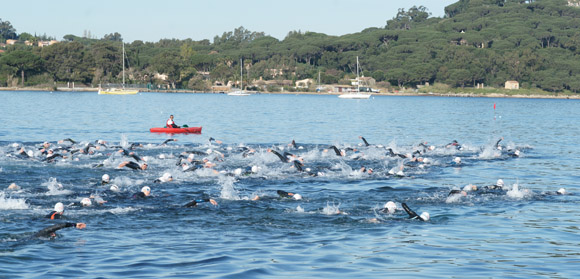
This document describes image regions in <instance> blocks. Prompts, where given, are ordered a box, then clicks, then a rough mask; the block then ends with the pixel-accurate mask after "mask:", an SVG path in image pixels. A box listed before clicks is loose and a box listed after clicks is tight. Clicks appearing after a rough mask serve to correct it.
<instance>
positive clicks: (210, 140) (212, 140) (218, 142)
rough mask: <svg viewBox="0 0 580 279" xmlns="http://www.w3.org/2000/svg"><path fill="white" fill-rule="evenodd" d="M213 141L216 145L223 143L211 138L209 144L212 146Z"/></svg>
mask: <svg viewBox="0 0 580 279" xmlns="http://www.w3.org/2000/svg"><path fill="white" fill-rule="evenodd" d="M212 141H214V142H215V143H217V144H222V143H223V142H222V141H221V140H216V139H214V138H212V137H210V138H209V144H211V142H212Z"/></svg>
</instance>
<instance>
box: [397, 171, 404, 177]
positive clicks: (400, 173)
mask: <svg viewBox="0 0 580 279" xmlns="http://www.w3.org/2000/svg"><path fill="white" fill-rule="evenodd" d="M397 175H398V176H405V173H404V172H403V171H398V172H397Z"/></svg>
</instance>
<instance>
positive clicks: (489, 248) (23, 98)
mask: <svg viewBox="0 0 580 279" xmlns="http://www.w3.org/2000/svg"><path fill="white" fill-rule="evenodd" d="M170 114H173V115H174V116H175V122H176V123H177V124H178V125H183V124H187V125H189V126H202V127H203V130H202V133H201V134H188V135H183V134H180V135H168V134H154V133H150V132H149V128H151V127H162V126H163V125H164V124H165V121H166V120H167V118H168V117H169V115H170ZM579 123H580V101H579V100H553V99H504V98H496V99H494V98H454V97H395V96H376V97H372V98H371V99H369V100H343V99H339V98H337V97H336V96H315V95H300V96H299V95H265V94H264V95H253V96H248V97H233V96H227V95H220V94H167V93H165V94H163V93H139V94H138V95H132V96H108V95H97V94H96V93H94V92H93V93H83V92H24V91H23V92H0V278H54V277H72V278H417V277H420V278H441V277H454V278H469V277H477V278H536V277H548V278H578V277H580V269H579V266H580V234H579V233H580V230H579V225H578V224H579V222H580V208H579V205H580V186H579V181H580V152H579V149H578V148H579V143H580V125H579ZM360 137H364V139H365V140H366V141H367V142H368V144H369V145H368V146H367V145H366V144H364V142H363V139H362V138H360ZM211 138H213V139H215V140H217V141H221V143H218V142H216V141H210V139H211ZM501 138H503V140H501V141H500V142H499V144H497V142H498V140H500V139H501ZM64 139H72V140H73V141H74V143H72V142H71V141H64V142H62V143H59V141H60V140H64ZM167 139H174V140H176V141H169V142H167V143H166V144H162V143H163V142H164V141H165V140H167ZM98 140H100V141H101V142H100V143H104V144H99V143H98V142H96V141H98ZM293 140H294V141H295V143H296V144H295V145H289V144H290V143H291V142H292V141H293ZM454 140H456V141H457V143H458V144H456V145H449V144H450V143H452V142H453V141H454ZM44 142H48V143H50V146H49V147H47V148H46V149H45V151H48V150H49V149H52V151H53V154H60V156H57V157H54V158H53V159H51V160H47V156H46V155H45V154H43V153H42V152H43V150H42V149H41V146H42V144H43V143H44ZM105 142H106V143H105ZM332 146H334V147H336V149H337V150H338V151H339V153H340V151H343V152H344V153H345V154H344V155H345V156H338V155H337V153H336V152H335V151H334V148H332ZM431 146H432V147H431ZM498 146H499V148H498ZM500 148H501V149H500ZM21 149H23V151H24V152H28V153H30V155H32V156H31V157H29V156H28V155H20V154H19V151H20V150H21ZM388 149H390V150H391V151H392V153H391V152H390V151H389V150H388ZM431 149H432V150H431ZM119 150H124V151H126V155H124V154H123V152H122V151H121V152H119ZM270 150H273V151H276V152H277V153H279V154H282V155H281V156H282V157H283V158H279V157H278V156H277V155H276V154H275V153H274V152H271V151H270ZM516 150H517V151H518V152H519V156H515V154H514V153H515V151H516ZM84 151H86V152H84ZM129 152H133V154H132V155H135V156H134V157H131V156H129ZM184 152H190V153H192V154H194V156H193V161H192V162H187V158H188V156H189V154H190V153H184ZM284 152H288V153H290V154H292V155H294V156H292V155H288V156H286V157H284ZM399 155H400V156H399ZM456 157H459V158H460V159H461V163H460V164H454V163H453V162H454V160H456V159H455V158H456ZM139 159H141V160H139ZM204 159H206V160H207V161H208V162H209V164H205V165H204V163H203V160H204ZM413 160H423V161H422V162H416V161H413ZM125 161H135V162H136V163H138V164H143V163H144V162H146V163H147V164H148V169H147V170H144V171H139V170H131V169H129V168H127V167H123V168H120V169H119V168H118V166H119V164H121V163H123V162H125ZM196 161H198V163H197V165H196V163H195V162H196ZM183 164H185V166H189V167H190V168H189V169H187V170H186V171H184V166H183ZM363 167H364V168H365V169H366V170H368V169H372V170H373V171H372V173H371V172H368V171H365V172H363V171H361V169H362V168H363ZM164 173H170V174H171V175H172V177H173V181H169V182H155V180H156V179H158V178H159V177H162V176H163V175H164ZM104 174H108V175H109V176H110V178H111V179H110V182H109V183H108V184H103V183H102V182H101V177H102V176H103V175H104ZM498 179H502V180H503V181H504V186H503V188H502V189H500V190H490V189H489V186H491V185H494V184H496V183H497V180H498ZM12 183H15V184H16V185H18V186H19V188H20V189H17V190H9V189H8V187H9V185H10V184H12ZM113 184H114V185H117V186H118V187H119V189H120V191H119V192H114V191H110V190H109V188H110V186H111V185H113ZM467 185H473V186H468V187H467V188H466V186H467ZM144 186H149V187H150V188H151V195H150V196H149V197H147V198H145V199H140V198H137V197H136V196H135V193H138V192H139V191H140V190H141V188H142V187H144ZM464 188H466V191H465V194H462V193H459V194H456V195H449V193H450V191H452V190H461V189H464ZM561 188H563V189H565V191H566V192H565V194H563V195H562V194H558V192H557V191H558V190H559V189H561ZM475 189H477V190H475ZM277 190H283V191H286V192H290V193H297V194H300V195H301V196H302V199H299V200H297V199H294V198H292V197H282V196H280V195H279V194H278V193H277ZM91 195H92V196H93V197H96V198H94V199H93V200H92V201H93V204H92V206H90V207H83V206H80V205H79V202H80V200H81V199H82V198H85V197H89V196H91ZM256 197H258V199H257V200H255V199H256ZM194 199H202V200H203V199H213V200H215V201H216V202H217V204H218V205H217V206H215V205H212V204H211V203H209V202H200V203H199V204H198V206H197V207H184V206H183V205H185V204H187V203H188V202H190V201H191V200H194ZM102 200H104V201H106V202H105V203H103V204H101V205H98V201H102ZM387 201H393V202H395V204H396V205H397V207H398V210H397V211H396V212H395V213H392V214H390V213H385V212H383V210H382V209H383V206H384V204H385V203H386V202H387ZM57 202H62V203H63V204H64V205H65V211H64V214H63V216H64V217H63V219H62V220H49V219H48V218H45V216H46V215H47V214H48V213H49V212H50V211H52V210H53V207H54V205H55V204H56V203H57ZM403 203H405V204H406V205H408V206H409V207H410V208H411V210H413V211H415V212H416V213H417V214H421V213H422V212H428V213H429V215H430V218H429V220H426V221H422V220H420V219H410V218H409V217H410V215H409V214H407V213H406V212H405V211H404V210H403V209H402V204H403ZM61 222H84V223H86V225H87V227H86V228H85V229H84V230H78V229H75V228H65V229H62V230H59V231H57V232H56V236H55V237H35V236H34V234H35V232H37V231H39V230H41V229H43V228H46V227H49V226H52V225H54V224H57V223H61Z"/></svg>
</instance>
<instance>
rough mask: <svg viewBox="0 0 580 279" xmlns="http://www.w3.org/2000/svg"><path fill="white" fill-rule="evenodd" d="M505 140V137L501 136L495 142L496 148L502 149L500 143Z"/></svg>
mask: <svg viewBox="0 0 580 279" xmlns="http://www.w3.org/2000/svg"><path fill="white" fill-rule="evenodd" d="M502 140H503V137H501V138H499V140H498V141H497V142H496V143H495V148H496V149H497V150H502V147H501V145H500V144H499V143H500V142H501V141H502Z"/></svg>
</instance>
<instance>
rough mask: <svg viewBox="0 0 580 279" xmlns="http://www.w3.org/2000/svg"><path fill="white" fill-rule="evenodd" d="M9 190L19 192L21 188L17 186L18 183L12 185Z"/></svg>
mask: <svg viewBox="0 0 580 279" xmlns="http://www.w3.org/2000/svg"><path fill="white" fill-rule="evenodd" d="M8 190H12V191H17V190H20V186H18V185H16V183H12V184H10V185H9V186H8Z"/></svg>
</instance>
